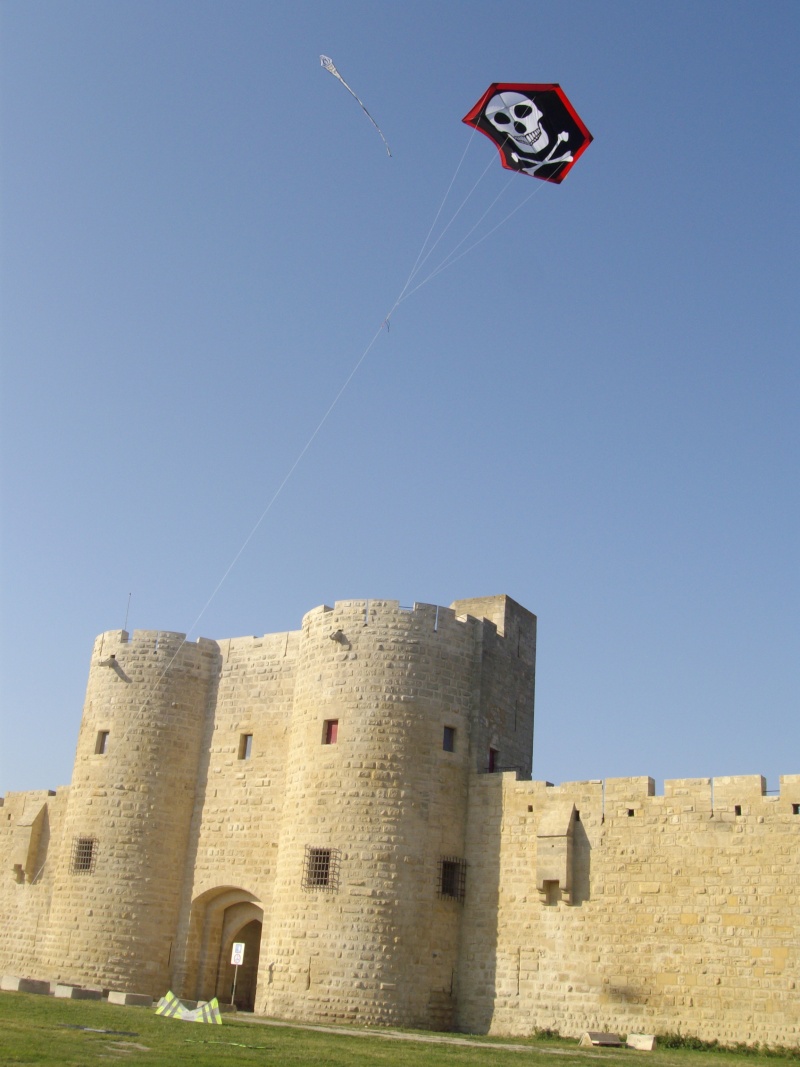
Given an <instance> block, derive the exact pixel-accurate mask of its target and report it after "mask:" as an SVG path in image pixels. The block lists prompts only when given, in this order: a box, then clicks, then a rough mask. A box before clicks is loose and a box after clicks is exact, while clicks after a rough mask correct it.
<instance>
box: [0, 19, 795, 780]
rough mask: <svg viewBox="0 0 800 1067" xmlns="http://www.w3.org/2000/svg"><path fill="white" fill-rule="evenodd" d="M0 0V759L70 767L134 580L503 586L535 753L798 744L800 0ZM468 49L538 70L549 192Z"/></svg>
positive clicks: (316, 589) (550, 759)
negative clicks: (503, 131)
mask: <svg viewBox="0 0 800 1067" xmlns="http://www.w3.org/2000/svg"><path fill="white" fill-rule="evenodd" d="M0 12H1V17H2V50H3V55H2V135H3V141H4V150H3V157H4V160H3V185H2V199H3V202H2V211H3V218H2V225H3V231H2V257H3V262H2V271H3V274H2V286H3V292H2V302H3V308H2V314H3V318H2V348H3V379H2V390H3V411H2V432H3V562H2V581H3V587H2V601H3V631H2V642H1V643H0V648H2V701H3V737H2V766H1V767H0V791H6V790H20V789H34V788H55V787H56V786H58V785H63V784H67V783H68V782H69V779H70V776H71V768H72V759H73V755H74V750H75V743H76V738H77V731H78V726H79V723H80V716H81V708H82V703H83V696H84V690H85V685H86V677H87V673H88V664H89V656H90V652H91V648H92V643H93V640H94V637H95V635H96V634H98V633H100V632H102V631H104V630H111V629H120V628H122V627H123V625H124V623H125V618H126V612H127V610H128V600H129V594H130V613H129V617H128V628H129V629H130V630H133V629H162V630H177V631H181V632H187V631H189V635H190V637H193V638H194V637H197V636H198V635H200V636H205V637H212V638H222V637H233V636H241V635H245V634H262V633H270V632H274V631H279V630H289V629H297V628H299V626H300V622H301V619H302V616H303V614H304V613H305V612H306V611H308V610H310V609H311V608H313V607H315V606H317V605H319V604H321V603H327V604H332V603H333V602H334V601H335V600H345V599H352V598H387V599H396V600H399V601H400V602H401V604H404V605H410V604H412V603H414V602H415V601H419V602H427V603H438V604H445V605H446V604H449V603H451V601H453V600H454V599H458V598H462V597H471V596H488V595H492V594H498V593H507V594H508V595H510V596H512V597H514V599H516V600H518V601H520V602H521V603H522V604H523V605H525V606H526V607H527V608H529V609H530V610H532V611H534V612H535V613H536V614H537V615H538V617H539V653H538V679H537V704H536V731H535V745H534V777H536V778H541V779H548V780H550V781H554V782H561V781H569V780H576V779H585V778H598V777H613V776H620V775H648V774H649V775H651V776H653V777H654V778H655V779H656V781H657V783H658V788H659V790H660V788H661V783H662V782H663V779H664V778H677V777H705V776H712V775H713V776H716V775H726V774H764V775H765V776H766V777H767V784H768V787H769V788H770V789H776V788H777V787H778V776H779V774H785V773H798V772H800V714H798V703H797V694H798V684H797V683H798V659H799V657H798V636H799V635H800V625H798V623H799V622H800V619H799V617H798V615H799V612H798V604H799V603H800V595H799V594H800V590H799V589H798V584H799V583H798V577H800V575H799V573H798V543H800V537H798V534H799V533H800V531H799V530H798V526H800V522H798V519H799V518H800V503H799V501H798V453H800V449H799V448H798V399H800V397H799V395H798V394H800V388H799V386H800V381H799V377H800V376H799V374H798V336H800V329H799V327H800V321H798V320H799V319H800V299H798V292H799V289H800V287H799V286H798V282H799V281H800V276H799V275H800V272H799V271H798V253H797V243H798V242H797V238H798V180H799V177H798V176H799V175H800V138H798V132H797V130H798V123H797V106H798V104H797V102H798V99H800V85H798V81H800V78H799V77H798V69H799V67H798V60H797V57H798V54H799V53H800V5H798V4H797V2H796V0H761V2H755V0H753V2H748V3H742V2H738V0H724V2H722V0H719V2H715V0H691V2H685V0H670V2H669V3H656V2H650V3H647V2H645V3H643V2H642V0H604V2H603V3H597V2H595V0H559V2H549V3H538V2H536V0H521V2H520V0H508V2H506V3H503V4H498V3H496V2H485V0H475V2H471V3H461V4H434V3H431V2H430V0H424V2H421V0H420V2H418V0H404V2H398V3H381V2H376V0H369V2H363V3H357V2H341V3H336V2H331V0H326V2H324V3H323V2H319V0H307V2H303V0H299V2H293V3H291V4H290V3H277V2H272V3H267V2H263V0H237V2H236V3H222V2H208V0H154V2H151V0H115V2H114V3H108V2H107V0H5V3H3V5H2V8H1V9H0ZM320 53H326V54H328V55H329V56H331V57H332V58H333V60H334V62H335V63H336V64H337V66H338V68H339V70H340V71H341V73H342V76H343V77H344V78H346V79H347V80H348V82H349V83H350V84H351V85H352V87H353V89H354V90H355V91H356V92H357V93H358V95H359V96H360V97H361V99H362V100H363V101H364V102H365V104H366V105H367V107H368V108H369V110H370V112H371V113H372V115H373V116H375V118H376V120H377V121H378V122H379V123H380V126H381V128H382V130H383V132H384V134H385V136H386V139H387V141H388V142H389V144H390V145H391V148H392V153H393V155H392V158H389V157H388V156H387V154H386V151H385V150H384V147H383V145H382V143H381V140H380V138H379V137H378V134H377V132H376V131H375V130H374V128H373V127H372V126H371V125H370V123H369V122H368V121H367V119H366V117H365V116H364V114H363V112H361V110H360V109H359V107H358V104H357V103H356V102H355V100H353V98H352V97H351V96H350V95H349V94H348V93H347V92H346V91H345V89H344V88H343V87H342V86H341V85H340V84H339V83H338V82H337V81H336V80H335V79H334V78H333V77H332V76H331V75H330V74H328V73H327V72H326V71H324V70H323V69H322V68H321V67H320V65H319V54H320ZM493 81H520V82H551V81H554V82H559V83H560V84H561V85H562V86H563V87H564V89H565V91H566V92H567V94H568V95H569V97H570V99H571V101H572V103H573V105H574V106H575V108H576V109H577V111H578V112H579V113H580V115H581V117H582V118H583V120H584V122H585V123H586V125H587V126H588V127H589V129H590V130H591V132H592V133H593V134H594V137H595V140H594V143H593V144H591V145H590V147H589V148H588V150H587V151H586V152H585V154H584V155H583V157H582V158H581V159H580V160H579V161H578V162H577V163H576V165H575V167H574V168H573V170H572V172H571V173H570V174H569V176H568V177H567V179H566V181H565V182H564V183H563V184H562V185H560V186H556V185H550V184H546V183H544V182H541V181H537V180H536V179H534V178H530V177H527V176H522V175H515V174H511V173H509V172H508V171H505V170H503V169H502V167H501V166H500V164H499V158H498V156H497V152H496V150H495V148H494V147H493V146H492V145H491V144H490V142H489V141H488V140H487V139H486V138H484V137H482V136H481V135H480V134H476V135H474V136H471V131H470V129H469V128H468V127H467V126H465V125H463V124H462V122H461V119H462V117H463V116H464V115H465V114H466V113H467V111H468V110H469V109H470V108H471V107H472V105H473V104H474V103H475V102H476V101H477V100H478V98H479V97H480V96H481V95H482V93H483V92H484V90H485V89H486V88H487V86H488V85H489V84H490V83H491V82H493ZM465 149H467V151H466V155H464V152H465ZM462 158H463V162H461V163H460V161H462ZM492 160H493V162H494V165H493V166H491V167H489V169H488V170H487V169H486V168H487V164H489V162H490V161H492ZM459 163H460V165H459ZM454 175H455V180H453V179H454ZM482 176H483V177H482ZM451 181H452V182H453V185H452V188H451V190H450V193H449V195H447V197H446V199H445V196H446V194H447V191H448V187H449V186H450V183H451ZM476 183H477V187H476V188H475V191H474V192H473V193H472V195H471V196H468V194H469V192H470V189H472V188H473V187H474V186H476ZM532 193H533V194H534V195H531V194H532ZM498 194H500V195H499V199H497V200H496V202H495V198H497V197H498ZM443 202H444V207H443V209H442V213H441V215H440V216H439V221H438V230H437V231H435V232H434V237H433V239H432V241H431V242H430V243H433V240H435V237H436V233H438V232H441V231H442V230H443V229H444V225H445V223H446V222H447V221H449V219H451V218H453V216H454V214H455V213H456V210H457V209H458V208H459V206H460V205H462V204H463V207H462V208H461V210H460V211H459V212H458V214H455V220H454V221H453V223H452V225H451V226H450V228H449V229H447V231H446V232H445V234H444V236H443V237H442V239H441V241H440V242H439V244H438V245H436V247H435V248H434V250H433V252H432V254H431V257H430V258H429V259H428V260H427V261H426V264H425V266H424V268H423V270H422V271H421V272H420V274H418V275H417V280H418V281H419V282H424V284H423V285H422V286H421V288H419V289H418V291H417V292H415V293H414V294H413V295H412V296H411V297H409V299H407V300H405V301H404V302H403V303H402V304H400V306H399V307H398V308H397V310H396V311H395V312H394V313H393V315H392V317H391V329H390V331H386V330H385V329H384V330H383V331H381V332H379V333H378V335H377V337H375V335H376V331H378V330H379V328H380V325H381V323H382V321H383V319H384V317H385V316H386V314H387V312H388V311H389V309H390V308H391V307H392V306H393V304H394V302H395V300H396V298H397V296H398V294H399V293H400V292H401V291H402V289H403V286H404V284H405V282H406V280H407V278H408V277H409V273H410V271H411V269H412V267H413V265H414V263H415V260H416V259H417V256H418V254H419V252H420V249H421V248H422V247H423V242H424V241H425V238H426V235H427V234H428V232H429V229H430V227H431V224H432V223H433V221H434V218H435V217H436V214H437V211H438V210H439V207H440V205H442V203H443ZM515 208H517V209H518V210H516V213H514V214H513V215H511V217H509V214H510V213H511V212H512V211H513V210H514V209H515ZM486 212H488V213H487V214H486V217H485V219H483V221H482V222H481V221H480V220H481V218H482V216H483V215H484V213H486ZM504 220H505V221H504ZM476 223H477V224H478V228H477V229H475V230H474V231H473V232H472V235H471V236H470V237H468V238H467V239H466V241H464V243H463V244H461V245H459V242H460V241H462V239H463V238H464V237H465V235H466V234H467V233H468V232H469V231H470V229H471V228H472V227H473V226H475V225H476ZM498 223H502V225H500V226H498V228H497V229H494V231H493V232H490V231H492V229H493V227H495V226H497V224H498ZM484 234H488V236H487V237H486V239H485V240H482V241H481V242H480V243H479V244H476V243H475V242H476V241H477V240H478V239H479V238H480V237H482V236H483V235H484ZM456 246H458V249H459V253H460V252H466V254H465V255H463V256H462V257H461V258H459V259H457V260H450V261H448V263H449V266H447V269H445V270H443V271H442V272H441V273H439V274H437V275H436V276H435V277H432V278H430V280H428V281H426V280H425V279H426V278H428V276H429V275H430V273H431V271H432V270H434V268H435V267H436V266H437V265H438V264H439V263H440V262H442V260H443V259H444V257H445V256H446V255H447V253H448V252H449V251H450V250H451V249H453V248H455V247H456ZM412 288H413V285H412ZM373 338H375V341H374V344H372V347H369V346H370V343H371V342H372V340H373ZM368 349H369V350H368ZM367 350H368V351H367ZM365 352H366V356H365V358H364V359H363V361H362V362H361V363H360V366H358V369H357V372H356V373H355V374H354V375H353V376H352V378H351V380H350V381H349V384H348V385H347V388H346V389H345V391H344V392H343V393H342V394H341V395H339V393H340V390H341V388H342V386H343V385H344V384H345V382H347V380H348V377H349V376H350V374H351V372H352V371H353V369H354V368H355V367H356V365H357V364H358V363H359V361H360V360H361V357H362V355H364V353H365ZM337 397H338V400H337ZM334 401H336V402H335V404H334ZM332 404H334V406H333V409H332V410H330V414H329V415H328V417H327V419H325V421H324V423H323V424H322V426H321V428H320V429H319V432H318V433H316V436H314V437H313V440H311V439H312V435H314V433H315V430H317V428H318V427H320V422H321V420H323V418H324V416H325V415H326V412H328V411H329V409H330V408H331V405H332ZM309 441H311V443H310V445H309V447H308V448H307V450H306V451H305V452H304V451H303V450H304V449H305V448H306V445H308V444H309ZM298 457H301V458H300V462H299V463H297V465H296V466H295V463H296V461H297V460H298ZM287 475H289V477H288V480H286V481H285V479H286V478H287ZM284 482H285V484H284ZM282 485H283V488H282V490H281V491H280V492H279V494H278V496H277V498H275V494H276V492H277V491H278V490H279V489H281V486H282ZM273 499H274V503H272V504H271V505H270V502H271V501H272V500H273ZM265 512H266V514H265ZM262 516H263V520H262V521H261V522H260V524H258V526H257V527H256V524H257V523H258V520H259V518H261V517H262ZM251 534H252V537H250V535H251ZM248 537H249V540H248ZM245 542H246V544H245ZM243 546H244V547H243ZM242 549H243V550H242ZM240 550H242V551H241V553H240ZM237 557H238V558H237ZM234 560H235V565H234V566H233V567H232V569H231V570H230V572H229V573H228V574H227V577H224V576H225V575H226V571H228V568H229V566H230V564H231V563H232V562H233V561H234ZM223 578H224V580H223ZM220 582H221V584H220ZM215 591H216V592H215Z"/></svg>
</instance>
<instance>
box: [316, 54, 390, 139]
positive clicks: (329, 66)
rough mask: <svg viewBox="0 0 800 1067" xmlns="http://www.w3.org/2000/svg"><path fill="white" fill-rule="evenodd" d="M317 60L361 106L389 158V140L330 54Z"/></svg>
mask: <svg viewBox="0 0 800 1067" xmlns="http://www.w3.org/2000/svg"><path fill="white" fill-rule="evenodd" d="M319 62H320V66H323V67H324V68H325V70H327V71H329V72H330V73H331V74H332V75H333V76H334V78H338V79H339V81H340V82H341V83H342V85H343V86H344V87H345V89H347V91H348V93H350V95H351V96H352V97H353V99H354V100H356V101H357V102H358V105H359V107H360V108H361V110H362V111H363V112H364V114H365V115H366V116H367V118H368V119H369V121H370V122H371V123H372V125H373V126H374V127H375V129H376V130H377V131H378V133H379V134H380V138H381V140H382V141H383V143H384V145H385V146H386V153H387V155H388V156H389V157H390V158H391V155H392V150H391V148H390V147H389V142H388V141H387V140H386V138H385V137H384V136H383V130H381V128H380V126H379V125H378V123H377V122H376V121H375V119H374V118H373V117H372V115H370V113H369V111H367V109H366V106H365V104H364V101H363V100H362V99H361V98H360V97H359V96H358V95H357V94H356V93H354V92H353V90H352V89H351V88H350V86H349V85H348V84H347V82H346V81H345V80H344V78H343V77H342V76H341V74H340V73H339V71H338V70H337V69H336V67H335V66H334V63H333V60H332V59H331V58H330V56H320V57H319Z"/></svg>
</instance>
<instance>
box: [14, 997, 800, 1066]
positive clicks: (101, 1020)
mask: <svg viewBox="0 0 800 1067" xmlns="http://www.w3.org/2000/svg"><path fill="white" fill-rule="evenodd" d="M77 1027H93V1028H94V1030H95V1031H97V1030H114V1031H122V1033H97V1032H92V1030H82V1029H76V1028H77ZM406 1034H407V1035H408V1036H410V1037H412V1040H403V1041H399V1040H389V1039H387V1038H386V1037H381V1036H376V1035H375V1034H374V1033H370V1034H369V1035H367V1036H359V1035H353V1034H351V1033H348V1032H346V1031H344V1030H343V1031H341V1032H336V1033H319V1032H317V1031H314V1030H306V1029H303V1028H302V1027H291V1026H280V1027H276V1026H265V1025H259V1024H258V1023H254V1022H250V1021H246V1020H243V1019H241V1018H239V1019H237V1018H235V1017H231V1016H224V1017H223V1025H222V1026H206V1025H201V1024H199V1023H186V1022H182V1021H180V1020H177V1019H165V1018H163V1017H161V1016H157V1015H156V1014H155V1013H154V1011H152V1010H148V1009H145V1008H123V1007H118V1006H116V1005H110V1004H105V1003H101V1002H97V1001H74V1000H55V999H53V998H52V997H42V996H33V995H31V994H25V993H2V994H0V1065H2V1067H18V1065H20V1064H37V1065H44V1067H48V1065H51V1067H91V1065H93V1064H103V1065H107V1064H113V1063H126V1064H134V1065H147V1067H184V1065H185V1067H220V1065H221V1067H225V1065H228V1064H232V1065H241V1067H246V1065H248V1064H258V1065H260V1067H272V1065H276V1067H277V1065H280V1067H294V1065H298V1067H299V1065H303V1067H305V1065H309V1067H310V1065H321V1067H362V1065H363V1067H367V1065H379V1067H420V1064H424V1065H425V1067H523V1065H524V1067H597V1061H598V1060H599V1059H602V1060H604V1061H606V1063H607V1064H608V1065H609V1067H621V1065H622V1063H623V1061H624V1062H625V1064H626V1065H627V1067H632V1064H633V1063H634V1062H636V1063H638V1064H639V1067H644V1065H642V1063H641V1061H642V1058H644V1060H645V1061H646V1067H733V1065H735V1064H738V1065H739V1067H757V1064H758V1063H759V1062H762V1061H763V1063H764V1065H765V1067H766V1064H767V1062H768V1061H767V1057H766V1056H765V1055H762V1054H758V1053H754V1052H753V1051H752V1050H747V1052H746V1053H744V1052H742V1051H738V1050H733V1051H731V1050H722V1049H719V1048H710V1049H709V1048H708V1047H705V1048H701V1049H698V1048H686V1047H679V1048H665V1049H659V1050H657V1051H656V1052H652V1053H642V1052H633V1051H631V1050H629V1049H603V1050H599V1049H579V1048H578V1047H577V1042H576V1041H567V1040H562V1039H559V1038H557V1037H554V1036H549V1037H539V1038H530V1039H527V1040H516V1041H515V1040H514V1039H500V1038H498V1039H492V1038H475V1039H471V1040H475V1041H476V1042H478V1043H479V1046H478V1047H472V1046H464V1045H459V1044H453V1043H447V1042H446V1041H441V1040H440V1041H433V1042H432V1041H425V1040H422V1038H424V1037H425V1036H428V1035H419V1034H409V1033H408V1031H406ZM437 1036H438V1037H440V1038H447V1037H451V1038H458V1037H459V1036H462V1037H463V1035H437ZM499 1045H515V1046H516V1047H517V1048H518V1049H519V1051H515V1050H513V1049H507V1048H500V1047H498V1046H499ZM784 1056H785V1057H786V1058H787V1060H788V1061H789V1062H792V1061H794V1062H796V1060H797V1059H800V1052H791V1051H789V1050H785V1051H784ZM769 1064H770V1067H778V1065H777V1064H776V1061H775V1054H774V1053H773V1054H772V1055H771V1056H770V1057H769Z"/></svg>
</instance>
